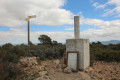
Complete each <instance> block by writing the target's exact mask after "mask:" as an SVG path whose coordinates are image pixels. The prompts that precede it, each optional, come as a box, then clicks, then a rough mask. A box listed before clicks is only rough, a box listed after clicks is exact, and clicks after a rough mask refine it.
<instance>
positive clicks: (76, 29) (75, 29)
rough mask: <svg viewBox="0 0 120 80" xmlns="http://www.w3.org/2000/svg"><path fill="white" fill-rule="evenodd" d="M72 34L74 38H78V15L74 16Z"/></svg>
mask: <svg viewBox="0 0 120 80" xmlns="http://www.w3.org/2000/svg"><path fill="white" fill-rule="evenodd" d="M74 36H75V39H79V38H80V25H79V16H74Z"/></svg>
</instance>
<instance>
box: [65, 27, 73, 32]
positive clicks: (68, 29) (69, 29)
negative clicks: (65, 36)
mask: <svg viewBox="0 0 120 80" xmlns="http://www.w3.org/2000/svg"><path fill="white" fill-rule="evenodd" d="M65 30H67V31H71V30H72V31H73V30H74V27H72V28H65Z"/></svg>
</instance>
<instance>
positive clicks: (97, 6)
mask: <svg viewBox="0 0 120 80" xmlns="http://www.w3.org/2000/svg"><path fill="white" fill-rule="evenodd" d="M93 6H94V7H95V8H96V9H99V8H102V9H103V8H105V6H106V4H100V3H97V2H95V3H93Z"/></svg>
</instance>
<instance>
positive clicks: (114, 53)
mask: <svg viewBox="0 0 120 80" xmlns="http://www.w3.org/2000/svg"><path fill="white" fill-rule="evenodd" d="M38 40H39V41H40V43H39V44H37V45H34V44H32V42H31V44H30V49H31V51H30V52H31V54H30V56H36V57H39V59H38V60H39V61H40V60H46V59H56V58H62V55H63V53H64V51H65V47H66V46H65V45H63V44H61V43H58V42H57V41H52V40H51V38H50V37H48V36H47V35H40V37H39V38H38ZM27 49H28V47H27V45H25V44H21V45H12V44H11V43H7V44H4V45H2V46H0V80H15V79H16V77H17V75H19V74H21V72H20V71H19V67H17V65H16V63H17V62H18V61H19V59H20V57H21V56H23V57H25V56H27ZM90 55H91V58H90V59H91V65H92V63H93V62H94V61H106V62H112V61H117V62H120V44H109V45H103V44H102V43H100V42H96V43H94V42H93V43H91V44H90Z"/></svg>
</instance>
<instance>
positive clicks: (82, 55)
mask: <svg viewBox="0 0 120 80" xmlns="http://www.w3.org/2000/svg"><path fill="white" fill-rule="evenodd" d="M72 51H78V52H79V57H78V58H79V59H78V69H80V70H84V69H85V68H87V67H88V66H89V65H90V51H89V39H67V40H66V52H72Z"/></svg>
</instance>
